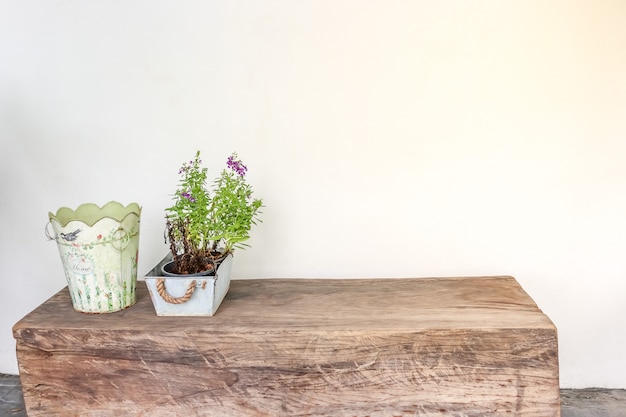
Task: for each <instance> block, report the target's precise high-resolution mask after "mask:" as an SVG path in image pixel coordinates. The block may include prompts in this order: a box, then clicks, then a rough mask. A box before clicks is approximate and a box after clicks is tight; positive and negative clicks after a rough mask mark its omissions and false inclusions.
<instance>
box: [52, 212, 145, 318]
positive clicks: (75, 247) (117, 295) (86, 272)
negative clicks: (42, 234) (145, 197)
mask: <svg viewBox="0 0 626 417" xmlns="http://www.w3.org/2000/svg"><path fill="white" fill-rule="evenodd" d="M140 216H141V207H139V205H138V204H137V203H131V204H129V205H128V206H126V207H124V206H123V205H122V204H120V203H118V202H116V201H111V202H109V203H107V204H105V205H104V206H103V207H99V206H97V205H96V204H92V203H87V204H82V205H81V206H79V207H78V208H77V209H76V210H72V209H69V208H67V207H62V208H60V209H59V210H58V211H57V212H56V214H53V213H48V217H49V220H50V225H51V226H52V231H53V233H50V231H49V227H46V235H47V236H48V238H49V239H50V240H54V241H56V242H57V247H58V250H59V255H60V256H61V261H62V263H63V270H64V271H65V278H66V279H67V285H68V289H69V292H70V296H71V298H72V303H73V306H74V309H75V310H77V311H80V312H83V313H111V312H114V311H119V310H123V309H125V308H127V307H130V306H131V305H133V304H135V302H136V301H137V294H136V291H135V289H136V286H137V257H138V251H139V219H140Z"/></svg>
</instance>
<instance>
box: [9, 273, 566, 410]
mask: <svg viewBox="0 0 626 417" xmlns="http://www.w3.org/2000/svg"><path fill="white" fill-rule="evenodd" d="M14 334H15V338H16V339H17V341H18V348H17V352H18V361H19V365H20V374H21V377H22V385H23V389H24V397H25V401H26V406H27V409H28V413H29V415H30V416H38V415H41V416H43V415H46V416H50V415H63V416H71V415H81V416H102V415H146V416H153V415H157V416H161V415H163V416H168V415H172V416H174V415H187V416H239V415H260V416H305V415H311V416H345V415H350V416H372V417H373V416H414V415H423V416H431V415H432V416H435V415H437V416H440V415H454V416H489V415H503V414H510V415H516V416H558V415H559V414H560V411H559V410H560V407H559V387H558V350H557V335H556V329H555V328H554V325H553V324H552V323H551V322H550V320H549V319H548V318H547V317H546V316H545V315H544V314H543V313H542V312H541V311H540V310H539V309H538V308H537V306H536V304H535V303H534V302H533V301H532V300H531V299H530V297H528V295H527V294H526V293H525V292H524V291H523V289H522V288H521V287H520V286H519V284H517V282H516V281H515V280H514V279H513V278H511V277H481V278H449V279H441V278H436V279H398V280H246V281H233V282H232V283H231V290H230V292H229V294H228V295H227V297H226V299H225V300H224V303H223V304H222V307H221V308H220V310H218V313H217V314H216V315H215V316H214V317H210V318H209V317H203V318H199V317H189V318H180V317H156V316H155V314H154V310H153V307H152V305H151V302H150V300H149V298H148V295H147V293H146V291H145V288H144V287H143V286H142V285H139V288H138V302H137V304H136V305H135V306H133V307H132V308H130V309H127V310H125V311H123V312H119V313H114V314H109V315H85V314H80V313H75V312H73V310H72V308H71V302H70V300H69V296H68V294H67V292H66V290H64V291H61V292H59V293H58V294H56V295H55V296H53V297H52V298H51V299H50V300H49V301H47V302H46V303H44V304H43V305H42V306H40V307H39V308H38V309H36V310H35V311H33V312H32V313H31V314H29V315H28V316H26V317H25V318H24V319H23V320H21V321H20V322H19V323H17V324H16V325H15V327H14Z"/></svg>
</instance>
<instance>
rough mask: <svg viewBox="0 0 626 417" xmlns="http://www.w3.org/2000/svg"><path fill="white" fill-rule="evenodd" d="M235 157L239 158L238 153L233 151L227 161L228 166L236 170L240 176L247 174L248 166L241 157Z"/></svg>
mask: <svg viewBox="0 0 626 417" xmlns="http://www.w3.org/2000/svg"><path fill="white" fill-rule="evenodd" d="M235 158H237V154H236V153H233V154H232V155H231V156H229V157H228V160H227V161H226V166H228V168H230V169H232V170H233V171H235V172H236V173H237V175H239V176H240V177H243V176H244V175H246V172H247V171H248V167H247V166H245V165H244V164H243V163H242V162H241V161H240V160H239V159H235Z"/></svg>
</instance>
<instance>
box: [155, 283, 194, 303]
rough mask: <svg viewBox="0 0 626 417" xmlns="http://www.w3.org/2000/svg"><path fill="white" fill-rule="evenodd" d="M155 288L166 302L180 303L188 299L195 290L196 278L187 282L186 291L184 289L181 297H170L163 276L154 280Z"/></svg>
mask: <svg viewBox="0 0 626 417" xmlns="http://www.w3.org/2000/svg"><path fill="white" fill-rule="evenodd" d="M156 288H157V291H158V293H159V295H160V296H161V298H162V299H163V300H164V301H165V302H166V303H170V304H182V303H186V302H187V301H189V299H190V298H191V295H192V294H193V292H194V291H195V290H196V280H195V279H194V280H193V281H191V282H190V283H189V285H188V286H187V291H185V295H183V296H181V297H172V296H171V295H169V294H168V293H167V289H166V288H165V278H158V279H157V280H156Z"/></svg>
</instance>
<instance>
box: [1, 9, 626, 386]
mask: <svg viewBox="0 0 626 417" xmlns="http://www.w3.org/2000/svg"><path fill="white" fill-rule="evenodd" d="M624 16H626V2H623V1H621V0H615V1H609V0H601V1H594V2H591V1H588V2H584V1H583V2H572V1H556V0H547V1H546V0H541V1H525V0H524V1H523V0H519V1H513V0H511V1H500V0H484V1H474V2H462V1H440V2H434V1H416V0H395V1H384V2H383V1H363V0H332V1H320V0H298V1H291V0H271V1H270V0H261V1H258V0H251V1H233V0H228V1H226V0H224V1H212V2H205V1H200V0H196V1H192V0H190V1H185V2H181V1H173V0H172V1H165V0H126V1H89V2H85V1H55V2H52V1H44V0H0V141H1V142H0V152H1V154H0V171H1V173H2V176H1V178H2V181H1V188H0V190H1V197H0V214H1V218H2V220H3V222H4V223H3V226H2V232H1V233H0V254H1V255H0V256H1V258H0V260H1V264H2V265H3V266H4V272H3V273H2V278H1V280H2V281H1V282H2V290H0V311H1V316H0V317H1V318H0V372H8V373H16V372H17V365H16V360H15V353H14V349H15V344H14V341H13V338H12V334H11V326H12V325H13V324H14V323H15V322H17V321H18V320H19V319H20V318H21V317H22V316H23V315H25V314H26V313H28V312H29V311H30V310H32V309H33V308H35V307H36V306H37V305H39V304H40V303H41V302H43V301H44V300H46V299H47V298H48V297H50V296H51V295H52V294H54V293H55V292H57V291H58V290H59V289H61V288H62V287H63V286H64V285H65V283H64V276H63V273H62V270H61V263H60V260H59V259H58V253H57V250H56V247H55V244H54V243H52V242H47V241H46V240H45V238H44V225H45V224H46V222H47V212H48V211H51V210H52V211H54V210H56V209H57V208H58V207H60V206H70V207H76V206H77V205H79V204H80V203H83V202H96V203H99V204H103V203H105V202H107V201H109V200H112V199H116V200H119V201H122V202H124V203H128V202H131V201H137V202H139V203H140V204H141V205H142V206H143V214H142V226H141V227H142V230H141V247H140V273H145V272H146V271H148V270H149V269H150V268H151V267H152V266H153V265H154V264H155V263H156V262H157V260H159V259H160V258H161V257H162V256H163V254H164V253H165V252H166V250H167V249H166V246H165V245H164V243H163V237H162V232H163V209H164V208H165V207H166V206H167V205H168V204H169V201H170V200H169V194H171V193H172V192H173V191H174V188H175V186H176V182H177V179H178V178H177V175H176V174H177V170H178V167H179V165H180V163H181V162H182V161H184V160H186V159H189V158H190V157H191V156H192V155H193V153H194V151H195V150H196V149H200V150H201V151H202V152H203V154H204V159H205V161H207V162H209V163H210V164H211V168H210V169H211V170H212V172H214V173H215V174H217V173H218V171H219V170H221V168H222V166H223V163H224V161H225V158H226V157H227V156H228V155H229V154H230V152H231V151H233V150H237V151H238V152H239V154H240V156H242V157H243V158H244V160H245V161H246V162H247V163H248V165H249V168H250V180H251V182H252V183H253V185H254V187H255V190H256V193H257V195H258V196H259V197H263V198H264V200H265V204H266V206H267V207H266V208H265V211H264V216H263V218H264V223H263V224H262V225H261V226H260V227H258V228H257V229H256V230H254V232H253V238H252V239H251V242H250V243H251V244H252V248H251V249H249V250H247V251H240V252H239V253H238V254H237V262H236V265H235V270H234V274H235V276H236V277H238V278H248V277H413V276H418V277H421V276H459V275H495V274H508V275H513V276H515V277H516V278H517V279H518V281H519V282H520V283H521V284H522V285H523V286H524V288H525V289H526V290H527V292H529V294H530V295H531V296H532V297H533V298H534V300H535V301H536V302H537V303H538V305H539V306H540V308H542V309H543V310H544V312H546V313H547V314H548V315H549V316H550V317H551V318H552V320H553V321H554V322H555V324H556V326H557V327H558V329H559V342H560V352H559V353H560V364H561V385H562V386H563V387H584V386H602V387H621V388H626V361H625V359H624V355H623V352H624V351H625V350H626V303H625V302H624V297H625V296H626V280H625V278H626V277H625V269H626V256H624V253H625V252H626V242H625V236H626V216H625V213H626V180H625V178H626V164H624V157H625V155H626V75H625V74H626V53H624V52H625V51H626V25H624Z"/></svg>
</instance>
